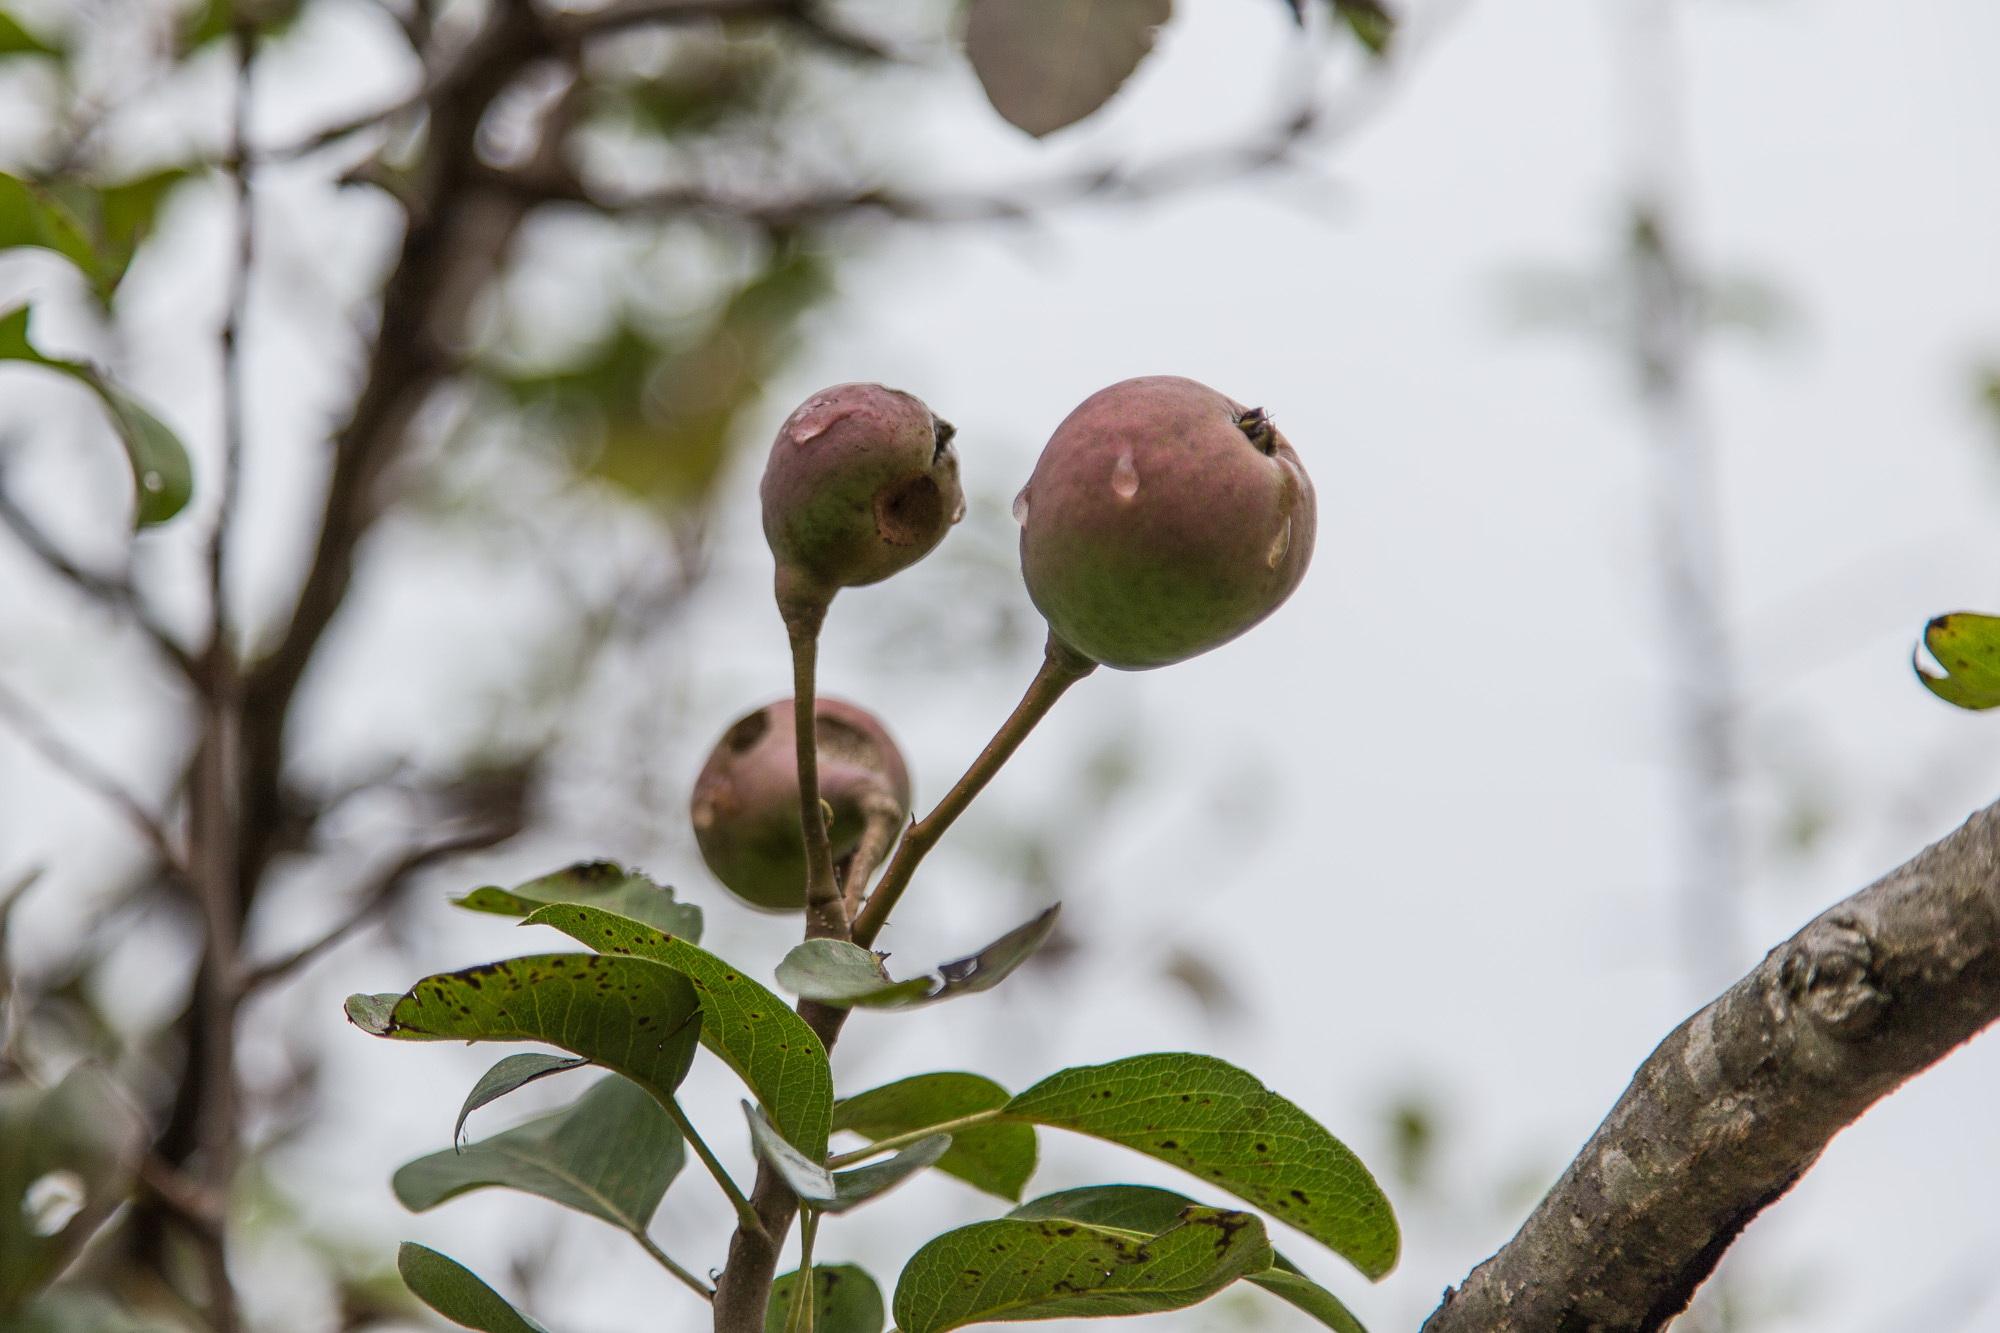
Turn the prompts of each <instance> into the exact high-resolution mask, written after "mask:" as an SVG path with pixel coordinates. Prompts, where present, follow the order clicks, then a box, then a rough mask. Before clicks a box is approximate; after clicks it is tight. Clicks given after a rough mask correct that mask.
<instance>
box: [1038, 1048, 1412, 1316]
mask: <svg viewBox="0 0 2000 1333" xmlns="http://www.w3.org/2000/svg"><path fill="white" fill-rule="evenodd" d="M1005 1114H1006V1116H1007V1118H1009V1119H1012V1120H1025V1121H1029V1122H1031V1123H1034V1124H1038V1125H1047V1126H1050V1127H1052V1128H1056V1129H1067V1130H1071V1131H1073V1132H1075V1133H1078V1134H1088V1135H1091V1136H1092V1137H1094V1138H1100V1139H1105V1140H1108V1141H1110V1142H1112V1143H1118V1144H1122V1145H1124V1146H1125V1147H1127V1148H1131V1149H1132V1150H1134V1151H1135V1152H1141V1153H1144V1154H1146V1155H1147V1156H1148V1157H1155V1158H1158V1159H1159V1160H1160V1161H1163V1162H1168V1163H1171V1164H1172V1165H1174V1166H1178V1167H1181V1168H1182V1169H1184V1170H1187V1171H1190V1172H1192V1173H1193V1174H1195V1175H1197V1176H1199V1177H1201V1178H1202V1179H1203V1180H1204V1181H1207V1182H1208V1183H1209V1184H1211V1185H1214V1186H1216V1187H1217V1188H1220V1189H1225V1190H1228V1191H1229V1192H1230V1193H1231V1194H1234V1195H1236V1196H1237V1197H1238V1198H1240V1199H1244V1200H1247V1201H1248V1202H1250V1203H1253V1204H1255V1205H1256V1206H1258V1207H1259V1208H1263V1209H1265V1210H1266V1211H1268V1212H1270V1213H1271V1214H1272V1215H1274V1216H1275V1217H1277V1218H1278V1219H1280V1220H1281V1221H1284V1222H1287V1223H1289V1224H1290V1225H1292V1226H1294V1227H1297V1228H1298V1229H1299V1230H1300V1231H1303V1232H1305V1233H1306V1234H1307V1235H1308V1236H1311V1237H1312V1238H1313V1239H1314V1240H1317V1241H1319V1242H1320V1243H1321V1244H1322V1245H1325V1246H1326V1247H1327V1248H1329V1249H1331V1250H1332V1251H1333V1252H1334V1253H1336V1254H1339V1255H1341V1256H1342V1257H1344V1258H1346V1259H1347V1260H1349V1261H1350V1262H1351V1263H1353V1264H1354V1266H1355V1267H1357V1268H1359V1269H1360V1270H1361V1271H1362V1272H1363V1273H1366V1274H1367V1275H1368V1276H1369V1277H1371V1278H1379V1277H1381V1276H1382V1275H1384V1274H1385V1273H1387V1272H1388V1271H1389V1270H1390V1269H1391V1268H1393V1267H1395V1264H1396V1255H1397V1251H1398V1249H1399V1248H1400V1245H1401V1240H1400V1237H1399V1235H1398V1232H1397V1228H1396V1218H1395V1214H1394V1212H1393V1211H1392V1210H1391V1208H1390V1206H1389V1200H1388V1197H1387V1196H1386V1195H1384V1194H1383V1193H1382V1189H1381V1186H1379V1185H1377V1184H1376V1183H1375V1178H1374V1177H1373V1176H1371V1175H1370V1174H1369V1173H1368V1168H1367V1167H1365V1166H1363V1165H1362V1164H1361V1161H1360V1159H1359V1158H1357V1157H1356V1156H1355V1155H1354V1154H1353V1153H1352V1152H1351V1151H1349V1149H1348V1148H1347V1146H1346V1145H1345V1144H1343V1143H1341V1142H1340V1140H1338V1139H1336V1138H1334V1136H1333V1135H1332V1134H1330V1133H1328V1132H1327V1131H1326V1129H1325V1128H1323V1127H1322V1126H1321V1125H1320V1124H1319V1123H1318V1122H1317V1121H1315V1120H1313V1119H1312V1118H1311V1117H1310V1116H1308V1115H1307V1114H1306V1113H1305V1112H1304V1111H1301V1110H1300V1109H1299V1108H1298V1107H1296V1106H1294V1105H1293V1104H1292V1103H1291V1102H1289V1101H1286V1100H1285V1099H1284V1098H1283V1097H1280V1096H1279V1095H1278V1094H1277V1093H1275V1092H1272V1091H1271V1090H1270V1089H1268V1088H1266V1087H1265V1086H1264V1085H1263V1084H1261V1083H1259V1082H1258V1081H1257V1080H1256V1079H1255V1078H1252V1077H1251V1076H1250V1075H1249V1074H1246V1073H1244V1072H1243V1071H1242V1070H1240V1069H1238V1068H1236V1067H1235V1066H1234V1065H1230V1064H1227V1063H1225V1062H1224V1061H1221V1060H1218V1059H1215V1058H1214V1057H1213V1056H1206V1055H1180V1054H1160V1055H1135V1056H1131V1057H1128V1058H1127V1059H1123V1060H1114V1061H1112V1062H1111V1063H1109V1064H1104V1065H1094V1066H1087V1067H1082V1068H1075V1069H1065V1070H1063V1071H1062V1072H1061V1073H1058V1074H1053V1075H1051V1076H1049V1077H1048V1078H1045V1079H1043V1080H1042V1081H1041V1082H1040V1083H1037V1084H1036V1085H1035V1086H1034V1087H1032V1088H1029V1089H1028V1090H1027V1091H1026V1092H1023V1093H1021V1094H1019V1095H1018V1096H1016V1097H1015V1098H1014V1099H1013V1100H1012V1101H1010V1102H1008V1103H1007V1107H1006V1111H1005Z"/></svg>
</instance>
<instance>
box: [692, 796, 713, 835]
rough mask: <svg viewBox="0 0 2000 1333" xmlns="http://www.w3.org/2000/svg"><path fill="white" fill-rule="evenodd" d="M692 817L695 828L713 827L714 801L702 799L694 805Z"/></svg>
mask: <svg viewBox="0 0 2000 1333" xmlns="http://www.w3.org/2000/svg"><path fill="white" fill-rule="evenodd" d="M692 817H693V820H694V826H695V827H696V828H697V829H709V828H713V827H714V826H715V802H713V801H702V802H701V803H700V804H698V805H696V806H695V808H694V811H693V814H692Z"/></svg>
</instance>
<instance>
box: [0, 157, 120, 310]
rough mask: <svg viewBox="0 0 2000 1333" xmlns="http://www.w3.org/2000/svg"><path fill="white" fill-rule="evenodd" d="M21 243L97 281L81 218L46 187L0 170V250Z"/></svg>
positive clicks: (87, 237)
mask: <svg viewBox="0 0 2000 1333" xmlns="http://www.w3.org/2000/svg"><path fill="white" fill-rule="evenodd" d="M22 246H30V247H33V248H35V249H40V250H48V251H51V252H53V253H55V254H59V255H61V256H62V257H63V258H64V259H67V260H69V262H70V263H72V264H74V265H75V266H76V268H77V270H78V271H79V272H80V273H82V274H83V275H84V276H85V277H86V278H88V279H90V281H91V283H92V284H93V285H96V283H97V282H98V278H99V268H98V260H97V252H96V251H95V250H93V249H92V248H91V244H90V236H89V233H87V232H86V231H85V230H84V226H83V220H82V219H81V218H79V217H77V215H76V214H75V213H74V212H73V211H71V209H69V208H68V207H67V206H66V205H65V204H64V203H63V202H62V201H61V200H59V199H58V198H56V197H55V195H54V194H53V193H51V192H50V191H49V190H48V188H47V187H45V186H42V185H38V184H36V183H35V182H33V181H28V180H23V179H21V178H20V177H19V176H11V175H8V174H7V173H5V172H0V250H12V249H16V248H19V247H22Z"/></svg>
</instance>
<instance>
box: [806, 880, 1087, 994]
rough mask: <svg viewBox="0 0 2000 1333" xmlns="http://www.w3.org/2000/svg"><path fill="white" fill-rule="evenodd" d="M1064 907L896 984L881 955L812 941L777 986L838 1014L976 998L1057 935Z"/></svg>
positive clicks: (836, 943) (854, 946) (853, 946)
mask: <svg viewBox="0 0 2000 1333" xmlns="http://www.w3.org/2000/svg"><path fill="white" fill-rule="evenodd" d="M1061 910H1062V908H1061V905H1060V904H1058V905H1057V906H1055V907H1051V908H1049V909H1048V910H1047V911H1046V912H1043V913H1042V914H1041V915H1040V916H1037V917H1036V918H1035V919H1034V920H1033V921H1030V922H1028V923H1027V924H1026V925H1024V926H1017V927H1016V928H1014V929H1013V930H1010V931H1008V932H1007V933H1006V934H1005V935H1002V936H1001V937H1000V938H999V939H997V940H995V941H993V943H991V944H989V945H987V946H986V947H985V948H984V949H981V950H980V951H979V952H978V953H975V954H969V955H967V956H966V957H964V958H957V959H953V960H952V961H951V962H949V963H941V964H939V965H938V969H937V972H936V973H935V974H934V975H930V976H923V977H912V978H911V979H910V980H908V981H894V980H891V979H890V977H889V974H888V972H887V971H885V970H884V969H883V967H882V959H881V957H880V956H879V955H877V954H874V953H871V952H869V951H868V950H866V949H864V948H862V947H861V946H860V945H858V944H850V943H848V942H847V941H846V940H807V941H806V942H805V943H804V944H801V945H799V946H798V947H797V948H795V949H793V950H792V951H791V952H790V953H788V954H786V955H785V958H784V961H783V962H781V963H779V964H778V973H777V975H778V984H779V985H780V986H783V987H784V988H785V989H786V990H788V991H790V992H792V993H793V994H794V995H797V996H798V997H799V998H801V999H805V1000H814V1001H817V1002H818V1003H820V1004H827V1005H833V1006H835V1007H836V1008H848V1007H850V1006H861V1007H866V1008H871V1009H914V1008H916V1007H917V1006H919V1005H925V1004H935V1003H937V1002H938V1001H940V1000H949V999H951V998H952V997H954V996H958V995H976V994H978V993H979V992H980V991H985V990H991V989H993V988H994V987H995V986H997V985H999V984H1000V983H1001V982H1003V981H1005V980H1006V979H1007V978H1008V976H1009V975H1010V974H1012V973H1013V971H1014V969H1016V968H1018V967H1019V966H1020V965H1021V964H1023V963H1025V962H1027V961H1028V958H1029V957H1030V956H1031V955H1032V954H1033V953H1034V952H1035V950H1037V949H1039V948H1041V946H1042V942H1043V941H1044V940H1046V939H1048V937H1049V933H1050V932H1051V931H1053V930H1054V929H1055V925H1056V915H1057V913H1059V912H1060V911H1061Z"/></svg>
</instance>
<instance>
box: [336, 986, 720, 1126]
mask: <svg viewBox="0 0 2000 1333" xmlns="http://www.w3.org/2000/svg"><path fill="white" fill-rule="evenodd" d="M347 1017H348V1019H349V1020H350V1021H351V1022H353V1023H354V1025H355V1026H356V1027H359V1028H360V1029H361V1030H362V1031H364V1032H367V1033H369V1034H371V1035H373V1036H377V1037H391V1038H395V1039H397V1040H399V1041H452V1040H458V1041H539V1042H546V1043H548V1044H549V1045H551V1046H559V1047H561V1048H562V1049H563V1050H566V1051H568V1052H570V1053H571V1054H572V1055H580V1056H582V1057H584V1058H585V1059H586V1060H591V1061H594V1062H595V1063H597V1064H600V1065H603V1066H604V1067H605V1068H606V1069H611V1070H616V1071H617V1072H618V1073H620V1074H623V1075H625V1076H626V1077H627V1078H630V1079H632V1080H633V1081H634V1082H636V1083H638V1084H639V1085H640V1086H641V1087H643V1088H645V1089H646V1090H647V1091H648V1092H650V1093H652V1094H653V1095H654V1096H655V1097H658V1098H660V1100H661V1101H662V1102H665V1101H667V1100H669V1099H670V1098H672V1097H673V1095H674V1089H675V1088H677V1087H679V1086H680V1083H681V1080H682V1079H684V1078H686V1077H687V1072H688V1066H689V1065H691V1064H692V1063H693V1062H694V1050H695V1043H696V1041H697V1039H698V1038H699V1036H700V1032H701V1007H700V1004H699V1002H698V1001H697V1000H696V999H695V994H694V987H693V986H691V985H689V984H688V980H687V978H686V977H683V976H681V975H680V974H679V973H677V972H673V971H670V970H668V969H667V968H664V967H658V966H655V965H654V964H652V963H648V962H646V961H644V960H643V959H638V958H607V957H604V956H602V955H599V954H589V953H551V954H531V955H530V956H528V957H526V958H510V959H508V960H507V961H505V962H500V963H487V964H485V965H483V966H481V967H470V968H467V969H465V970H464V971H462V972H443V973H439V974H438V975H436V976H431V977H425V978H424V979H423V980H422V981H419V982H418V983H417V984H416V985H414V986H412V987H411V988H410V989H409V991H408V992H407V993H405V994H403V995H354V996H350V997H348V1001H347Z"/></svg>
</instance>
